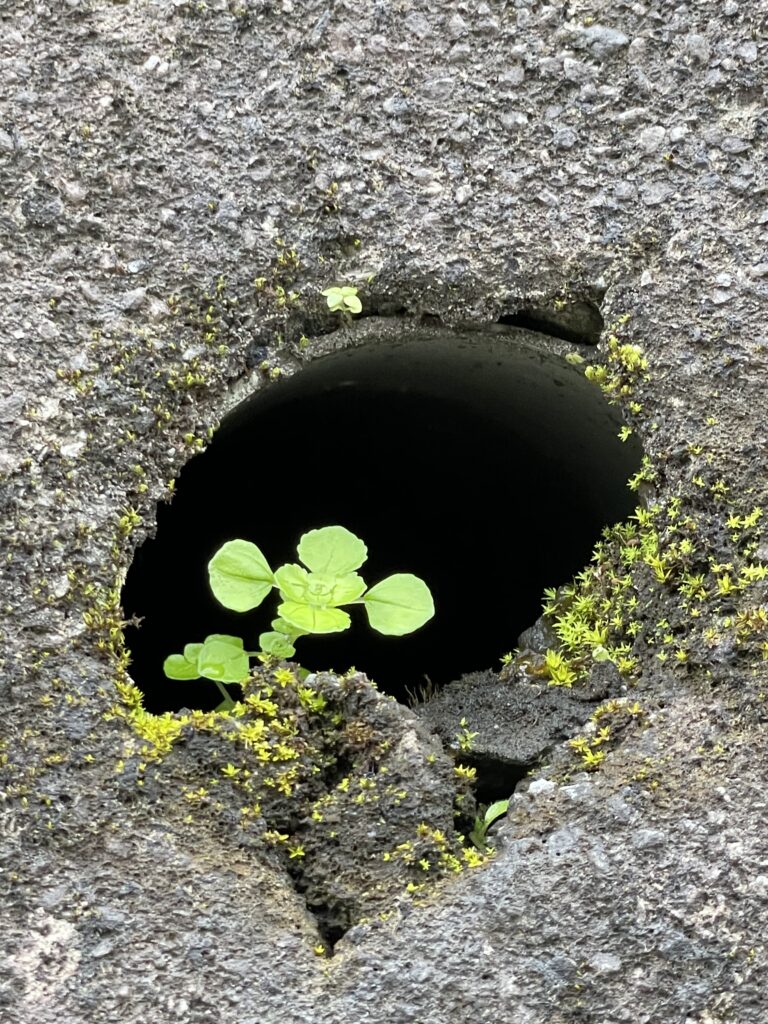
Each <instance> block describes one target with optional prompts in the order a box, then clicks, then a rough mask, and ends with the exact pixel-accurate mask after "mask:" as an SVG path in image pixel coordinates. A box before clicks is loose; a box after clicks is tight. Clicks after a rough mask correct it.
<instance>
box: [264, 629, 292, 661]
mask: <svg viewBox="0 0 768 1024" xmlns="http://www.w3.org/2000/svg"><path fill="white" fill-rule="evenodd" d="M259 646H260V647H261V649H262V651H264V653H265V654H272V655H274V656H275V657H276V658H291V657H293V655H294V654H295V653H296V648H295V647H294V646H293V644H292V643H291V641H290V640H289V639H288V637H287V636H286V635H285V633H277V632H275V633H262V634H261V636H260V637H259Z"/></svg>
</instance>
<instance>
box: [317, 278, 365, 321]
mask: <svg viewBox="0 0 768 1024" xmlns="http://www.w3.org/2000/svg"><path fill="white" fill-rule="evenodd" d="M322 294H323V295H324V296H325V301H326V302H327V303H328V309H330V311H331V312H332V313H341V314H342V316H344V317H348V316H350V315H351V314H352V313H360V312H361V311H362V309H363V304H362V302H361V301H360V299H358V297H357V288H352V287H351V286H349V285H346V286H345V287H343V288H326V289H325V291H324V292H323V293H322Z"/></svg>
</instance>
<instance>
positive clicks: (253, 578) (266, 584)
mask: <svg viewBox="0 0 768 1024" xmlns="http://www.w3.org/2000/svg"><path fill="white" fill-rule="evenodd" d="M208 579H209V580H210V584H211V590H212V591H213V593H214V596H215V598H216V600H217V601H219V602H220V603H221V604H223V605H224V607H225V608H231V609H232V611H235V612H247V611H250V610H251V608H256V607H258V605H260V604H261V602H262V601H263V600H264V598H265V597H266V596H267V594H268V593H269V592H270V590H271V589H272V586H273V585H274V577H273V575H272V570H271V569H270V568H269V564H268V563H267V560H266V558H265V557H264V555H262V553H261V551H259V549H258V548H257V547H256V545H255V544H251V542H250V541H248V540H229V541H227V543H226V544H223V545H222V546H221V547H220V548H219V550H218V551H217V552H216V554H215V555H214V556H213V558H212V559H211V560H210V562H209V563H208Z"/></svg>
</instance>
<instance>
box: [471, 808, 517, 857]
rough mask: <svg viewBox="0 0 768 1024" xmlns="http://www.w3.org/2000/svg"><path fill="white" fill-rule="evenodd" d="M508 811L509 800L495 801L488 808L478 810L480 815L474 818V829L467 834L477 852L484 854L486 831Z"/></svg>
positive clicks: (486, 844) (486, 846)
mask: <svg viewBox="0 0 768 1024" xmlns="http://www.w3.org/2000/svg"><path fill="white" fill-rule="evenodd" d="M508 809H509V799H506V800H497V801H496V802H495V803H493V804H490V805H489V806H488V807H486V808H483V807H481V808H480V814H478V816H477V817H476V818H475V827H474V828H473V829H472V831H471V832H470V834H469V838H470V839H471V841H472V843H473V844H474V845H475V846H476V847H477V849H478V850H480V851H481V852H484V851H485V850H486V849H487V848H488V843H487V842H486V836H487V834H488V829H489V828H490V827H491V825H493V823H494V822H495V821H497V820H498V819H499V818H500V817H501V816H502V815H503V814H506V813H507V811H508Z"/></svg>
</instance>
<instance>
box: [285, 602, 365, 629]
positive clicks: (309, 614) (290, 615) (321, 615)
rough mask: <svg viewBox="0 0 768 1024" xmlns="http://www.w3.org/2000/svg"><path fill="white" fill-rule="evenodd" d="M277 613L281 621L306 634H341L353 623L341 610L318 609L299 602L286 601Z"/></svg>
mask: <svg viewBox="0 0 768 1024" xmlns="http://www.w3.org/2000/svg"><path fill="white" fill-rule="evenodd" d="M277 612H278V615H279V616H280V618H281V619H285V621H286V622H288V623H289V624H290V625H291V626H296V627H297V628H298V629H301V630H302V631H303V632H305V633H341V632H342V630H345V629H349V626H350V622H351V620H350V618H349V616H348V615H347V613H346V612H343V611H342V610H341V609H340V608H316V607H315V606H314V605H310V604H302V603H301V602H299V601H285V602H284V603H283V604H281V605H280V607H279V608H278V609H277Z"/></svg>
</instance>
